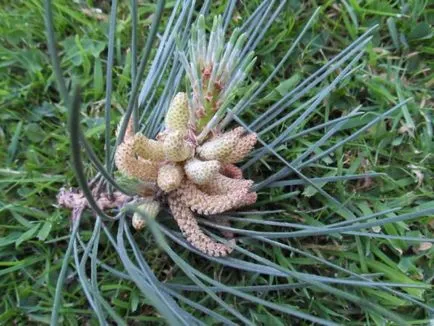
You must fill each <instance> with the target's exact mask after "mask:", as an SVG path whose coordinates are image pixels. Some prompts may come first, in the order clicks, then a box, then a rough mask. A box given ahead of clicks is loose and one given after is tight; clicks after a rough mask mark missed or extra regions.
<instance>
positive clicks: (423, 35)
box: [408, 22, 433, 41]
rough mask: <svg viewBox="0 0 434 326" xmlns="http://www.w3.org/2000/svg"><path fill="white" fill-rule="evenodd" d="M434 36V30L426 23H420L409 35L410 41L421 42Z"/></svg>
mask: <svg viewBox="0 0 434 326" xmlns="http://www.w3.org/2000/svg"><path fill="white" fill-rule="evenodd" d="M432 36H433V30H432V28H431V26H430V25H429V24H428V23H426V22H422V23H418V24H416V25H415V26H414V27H413V29H412V30H411V32H410V34H408V39H409V40H410V41H415V40H421V39H429V38H431V37H432Z"/></svg>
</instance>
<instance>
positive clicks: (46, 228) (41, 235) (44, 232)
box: [37, 221, 52, 241]
mask: <svg viewBox="0 0 434 326" xmlns="http://www.w3.org/2000/svg"><path fill="white" fill-rule="evenodd" d="M51 228H52V224H51V223H50V222H48V221H47V222H45V223H44V225H42V227H41V229H40V230H39V232H38V235H37V237H38V239H39V240H41V241H44V240H45V239H47V237H48V234H50V231H51Z"/></svg>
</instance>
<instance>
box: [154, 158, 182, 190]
mask: <svg viewBox="0 0 434 326" xmlns="http://www.w3.org/2000/svg"><path fill="white" fill-rule="evenodd" d="M183 177H184V173H183V171H182V168H181V167H180V166H179V165H175V164H172V163H169V164H166V165H163V166H161V167H160V169H159V170H158V178H157V184H158V186H159V187H160V189H161V190H163V191H164V192H171V191H172V190H175V189H176V188H178V187H179V186H180V185H181V181H182V179H183Z"/></svg>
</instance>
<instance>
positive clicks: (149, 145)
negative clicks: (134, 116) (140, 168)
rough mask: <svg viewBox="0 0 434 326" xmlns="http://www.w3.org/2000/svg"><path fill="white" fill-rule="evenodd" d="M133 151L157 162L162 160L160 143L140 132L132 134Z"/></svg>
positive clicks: (162, 152)
mask: <svg viewBox="0 0 434 326" xmlns="http://www.w3.org/2000/svg"><path fill="white" fill-rule="evenodd" d="M134 153H135V154H137V155H138V156H140V157H142V158H144V159H148V160H151V161H156V162H158V161H163V160H164V151H163V147H162V146H161V143H160V142H158V141H156V140H153V139H148V138H146V137H145V136H144V135H142V134H136V135H135V136H134Z"/></svg>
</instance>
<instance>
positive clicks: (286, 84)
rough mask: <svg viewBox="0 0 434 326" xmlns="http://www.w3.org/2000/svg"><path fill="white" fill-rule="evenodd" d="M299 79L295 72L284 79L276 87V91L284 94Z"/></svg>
mask: <svg viewBox="0 0 434 326" xmlns="http://www.w3.org/2000/svg"><path fill="white" fill-rule="evenodd" d="M299 81H300V75H299V74H295V75H294V76H292V77H291V78H289V79H287V80H284V81H283V82H281V83H280V84H279V86H277V87H276V91H278V92H279V94H280V95H282V96H285V95H286V94H287V93H288V92H289V91H290V90H292V89H293V88H294V86H295V85H297V84H298V82H299Z"/></svg>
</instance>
